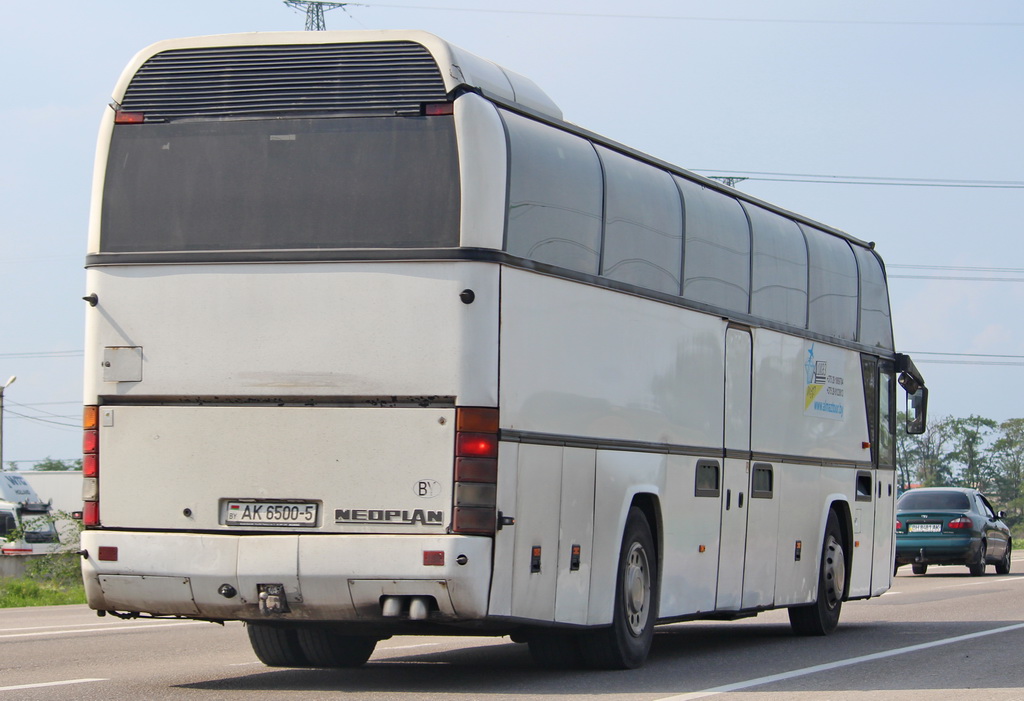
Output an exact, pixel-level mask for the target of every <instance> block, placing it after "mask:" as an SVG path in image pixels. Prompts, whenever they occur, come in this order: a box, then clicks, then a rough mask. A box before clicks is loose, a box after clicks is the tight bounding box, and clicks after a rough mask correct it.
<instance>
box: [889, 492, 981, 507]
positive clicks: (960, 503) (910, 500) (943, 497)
mask: <svg viewBox="0 0 1024 701" xmlns="http://www.w3.org/2000/svg"><path fill="white" fill-rule="evenodd" d="M897 508H898V509H899V510H900V511H927V510H929V509H949V510H955V511H967V510H969V509H970V508H971V502H970V500H969V499H968V498H967V495H966V494H964V493H963V492H907V493H906V494H904V495H903V496H902V497H900V502H899V504H898V505H897Z"/></svg>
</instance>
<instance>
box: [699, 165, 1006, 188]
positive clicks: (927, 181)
mask: <svg viewBox="0 0 1024 701" xmlns="http://www.w3.org/2000/svg"><path fill="white" fill-rule="evenodd" d="M689 170H692V171H693V172H695V173H717V174H718V175H717V176H708V177H712V178H716V179H724V178H729V179H733V180H736V181H741V180H759V181H763V182H784V183H821V184H830V185H880V186H889V187H947V188H949V187H952V188H972V189H987V190H1024V181H1022V180H972V179H969V178H964V179H959V178H957V179H950V178H896V177H888V176H880V175H822V174H814V173H773V172H768V171H755V170H717V169H714V168H690V169H689Z"/></svg>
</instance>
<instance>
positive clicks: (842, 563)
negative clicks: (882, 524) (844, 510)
mask: <svg viewBox="0 0 1024 701" xmlns="http://www.w3.org/2000/svg"><path fill="white" fill-rule="evenodd" d="M845 590H846V556H845V554H844V553H843V533H842V531H841V530H840V528H839V517H838V516H837V515H836V512H835V511H829V514H828V520H827V521H826V523H825V538H824V541H823V542H822V546H821V566H820V567H819V568H818V597H817V600H816V601H815V602H814V603H813V604H807V605H806V606H792V607H790V609H789V624H790V625H791V626H792V627H793V632H794V633H796V634H797V635H828V634H829V633H831V632H832V631H834V630H835V629H836V626H838V625H839V613H840V610H841V609H842V607H843V592H844V591H845Z"/></svg>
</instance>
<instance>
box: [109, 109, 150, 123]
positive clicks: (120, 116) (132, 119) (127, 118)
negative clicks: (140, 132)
mask: <svg viewBox="0 0 1024 701" xmlns="http://www.w3.org/2000/svg"><path fill="white" fill-rule="evenodd" d="M145 121H146V115H144V114H143V113H142V112H124V111H122V110H115V111H114V124H142V123H144V122H145Z"/></svg>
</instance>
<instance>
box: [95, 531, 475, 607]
mask: <svg viewBox="0 0 1024 701" xmlns="http://www.w3.org/2000/svg"><path fill="white" fill-rule="evenodd" d="M491 545H492V544H491V539H490V538H485V537H473V536H452V535H438V536H417V535H312V534H309V535H306V534H295V535H291V534H287V533H286V534H281V535H244V536H242V535H234V534H232V535H205V534H197V533H138V532H127V531H99V530H94V531H86V532H84V533H83V534H82V549H83V550H84V551H85V554H84V555H83V560H82V575H83V579H84V581H85V589H86V596H87V598H88V603H89V606H90V607H91V608H93V609H96V610H100V611H119V612H139V613H147V614H152V615H171V616H185V617H190V618H209V619H216V620H279V621H288V620H293V621H302V620H305V621H324V622H329V621H350V622H364V623H387V622H389V620H394V621H396V622H397V621H398V620H402V621H408V620H409V618H410V609H411V616H412V618H414V619H415V618H417V617H419V616H421V615H423V614H424V613H425V618H426V619H428V620H430V621H434V622H457V621H473V620H480V619H482V618H483V617H484V616H485V615H486V613H487V600H488V594H489V589H490V577H491ZM261 595H262V596H261ZM388 599H392V601H391V602H390V603H389V604H388V606H387V614H388V615H387V616H385V610H384V606H385V602H386V601H387V600H388ZM261 600H262V603H261Z"/></svg>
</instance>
